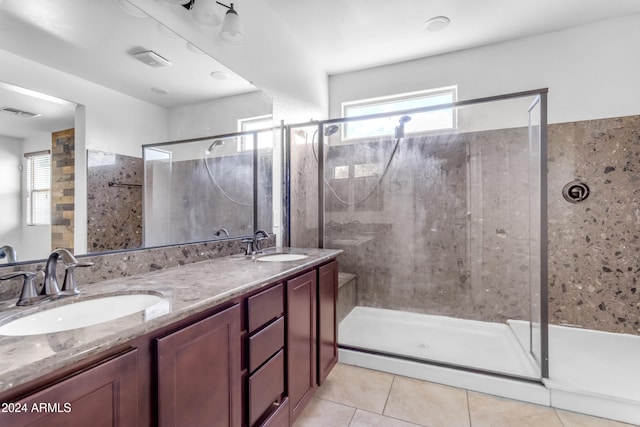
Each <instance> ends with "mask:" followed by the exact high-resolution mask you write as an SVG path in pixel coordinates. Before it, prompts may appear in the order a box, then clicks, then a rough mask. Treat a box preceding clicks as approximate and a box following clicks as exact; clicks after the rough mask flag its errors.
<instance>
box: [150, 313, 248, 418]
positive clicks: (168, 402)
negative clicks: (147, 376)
mask: <svg viewBox="0 0 640 427" xmlns="http://www.w3.org/2000/svg"><path fill="white" fill-rule="evenodd" d="M240 325H241V322H240V306H239V305H237V304H236V305H234V306H233V307H231V308H229V309H227V310H224V311H222V312H220V313H217V314H214V315H212V316H210V317H208V318H206V319H204V320H201V321H199V322H197V323H194V324H193V325H190V326H187V327H185V328H183V329H181V330H179V331H177V332H174V333H172V334H170V335H168V336H165V337H163V338H159V339H157V340H156V342H157V349H158V424H159V425H160V426H161V427H167V426H171V427H174V426H176V427H177V426H184V427H200V426H216V427H223V426H229V427H236V426H240V425H241V423H242V406H241V405H242V389H241V366H240V356H241V355H240V345H241V342H240V328H241V326H240Z"/></svg>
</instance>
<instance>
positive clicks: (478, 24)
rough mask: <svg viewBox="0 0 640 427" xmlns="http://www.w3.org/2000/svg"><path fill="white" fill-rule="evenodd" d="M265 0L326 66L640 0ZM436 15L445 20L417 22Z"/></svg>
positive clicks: (548, 23) (637, 8) (509, 33)
mask: <svg viewBox="0 0 640 427" xmlns="http://www.w3.org/2000/svg"><path fill="white" fill-rule="evenodd" d="M266 1H267V2H268V3H269V5H270V6H271V7H272V8H273V9H274V10H275V11H276V13H277V14H278V15H279V16H280V17H281V18H282V19H283V21H284V22H285V24H286V25H288V26H289V27H290V28H291V30H292V32H293V33H294V34H295V35H296V36H297V37H298V39H299V41H300V42H301V44H302V45H304V46H305V47H306V48H308V50H309V53H310V54H311V55H312V57H314V58H315V60H316V61H317V62H318V64H320V66H322V67H323V68H324V69H325V70H326V71H327V72H328V73H329V74H337V73H342V72H347V71H352V70H357V69H363V68H370V67H374V66H379V65H384V64H390V63H394V62H400V61H406V60H411V59H416V58H422V57H426V56H431V55H437V54H442V53H447V52H453V51H457V50H461V49H468V48H472V47H476V46H482V45H487V44H492V43H497V42H502V41H506V40H513V39H517V38H521V37H526V36H531V35H534V34H541V33H547V32H551V31H559V30H563V29H566V28H571V27H575V26H580V25H585V24H588V23H593V22H596V21H602V20H607V19H611V18H615V17H620V16H625V15H633V14H638V13H640V0H393V1H391V0H322V1H321V0H295V1H292V0H266ZM245 7H250V4H246V6H245ZM239 13H241V10H239ZM441 15H444V16H447V17H448V18H449V19H450V20H451V24H450V25H449V27H448V28H446V29H445V30H443V31H440V32H429V31H426V30H425V29H424V28H423V24H424V22H425V21H427V20H428V19H430V18H432V17H435V16H441Z"/></svg>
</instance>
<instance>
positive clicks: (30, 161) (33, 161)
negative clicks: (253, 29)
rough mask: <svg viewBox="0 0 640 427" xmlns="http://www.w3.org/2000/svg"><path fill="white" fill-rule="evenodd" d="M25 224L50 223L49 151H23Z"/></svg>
mask: <svg viewBox="0 0 640 427" xmlns="http://www.w3.org/2000/svg"><path fill="white" fill-rule="evenodd" d="M24 158H25V163H26V165H25V170H26V189H27V195H26V196H27V209H26V212H27V217H26V221H27V225H50V224H51V153H50V152H49V151H39V152H37V153H25V155H24Z"/></svg>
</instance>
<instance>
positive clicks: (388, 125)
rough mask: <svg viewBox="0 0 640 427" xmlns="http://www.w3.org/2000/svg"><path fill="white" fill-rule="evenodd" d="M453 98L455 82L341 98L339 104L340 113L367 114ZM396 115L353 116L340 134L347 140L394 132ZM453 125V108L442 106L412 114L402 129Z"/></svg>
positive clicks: (436, 102)
mask: <svg viewBox="0 0 640 427" xmlns="http://www.w3.org/2000/svg"><path fill="white" fill-rule="evenodd" d="M456 98H457V86H449V87H444V88H438V89H429V90H424V91H419V92H410V93H402V94H398V95H392V96H385V97H380V98H369V99H362V100H359V101H350V102H344V103H343V104H342V115H343V117H358V116H366V115H370V114H383V113H392V112H394V111H402V110H410V109H413V108H423V107H432V106H435V105H442V104H450V103H452V102H455V101H456ZM399 117H400V116H399V115H398V116H387V117H383V118H379V119H371V120H356V121H353V122H348V123H345V125H344V126H343V131H342V132H343V135H342V137H343V139H345V140H346V139H358V138H367V137H375V136H383V135H393V134H394V129H395V127H396V126H398V119H399ZM455 127H456V116H455V110H454V109H453V108H443V109H438V110H435V111H427V112H424V113H415V114H411V121H409V122H407V123H406V125H405V133H406V134H411V133H419V132H428V131H436V130H443V129H454V128H455Z"/></svg>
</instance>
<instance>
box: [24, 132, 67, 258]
mask: <svg viewBox="0 0 640 427" xmlns="http://www.w3.org/2000/svg"><path fill="white" fill-rule="evenodd" d="M60 130H62V129H60ZM44 150H51V134H50V133H46V132H42V133H38V134H37V135H34V136H32V137H29V138H26V139H24V140H23V143H22V147H21V156H23V155H24V153H32V152H36V151H44ZM26 185H27V175H26V170H25V168H23V171H22V188H26ZM21 205H22V212H26V209H27V204H26V197H21ZM20 222H21V225H22V227H21V231H22V233H21V240H22V242H21V244H22V246H21V249H20V251H19V252H18V259H19V260H29V259H42V258H46V257H47V255H48V254H49V252H51V226H50V225H29V226H28V225H27V221H26V218H25V216H24V215H22V218H21V219H20Z"/></svg>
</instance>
